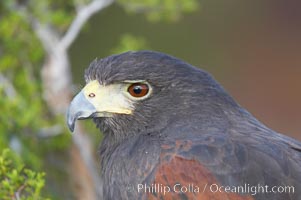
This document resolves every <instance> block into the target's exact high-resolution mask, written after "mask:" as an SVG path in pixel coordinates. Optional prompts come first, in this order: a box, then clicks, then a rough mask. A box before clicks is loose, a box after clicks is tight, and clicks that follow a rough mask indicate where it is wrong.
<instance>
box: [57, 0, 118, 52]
mask: <svg viewBox="0 0 301 200" xmlns="http://www.w3.org/2000/svg"><path fill="white" fill-rule="evenodd" d="M113 2H114V0H93V1H92V2H91V3H90V4H88V5H86V6H83V7H82V8H80V9H79V11H78V13H77V15H76V17H75V19H74V20H73V22H72V24H71V25H70V28H69V29H68V31H67V32H66V34H65V35H64V36H63V38H62V39H61V40H60V42H59V45H60V46H61V47H62V48H63V49H68V48H69V47H70V46H71V44H72V43H73V41H74V40H75V38H76V36H77V35H78V34H79V32H80V30H81V28H82V27H83V25H84V24H85V23H86V22H87V21H88V20H89V18H90V17H91V16H92V15H93V14H95V13H96V12H98V11H100V10H102V9H104V8H105V7H107V6H109V5H110V4H112V3H113Z"/></svg>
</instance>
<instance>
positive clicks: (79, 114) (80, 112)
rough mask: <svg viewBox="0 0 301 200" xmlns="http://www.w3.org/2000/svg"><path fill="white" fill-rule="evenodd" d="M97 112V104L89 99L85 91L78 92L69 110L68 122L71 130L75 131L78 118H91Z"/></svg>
mask: <svg viewBox="0 0 301 200" xmlns="http://www.w3.org/2000/svg"><path fill="white" fill-rule="evenodd" d="M96 113H97V110H96V108H95V106H94V105H93V104H92V103H91V102H89V101H88V100H87V98H86V97H85V95H84V93H83V91H81V92H80V93H78V94H77V95H76V96H75V97H74V99H73V100H72V102H71V103H70V106H69V108H68V112H67V124H68V127H69V129H70V131H71V132H73V131H74V126H75V122H76V120H78V119H79V120H80V119H87V118H91V117H93V116H94V115H95V114H96Z"/></svg>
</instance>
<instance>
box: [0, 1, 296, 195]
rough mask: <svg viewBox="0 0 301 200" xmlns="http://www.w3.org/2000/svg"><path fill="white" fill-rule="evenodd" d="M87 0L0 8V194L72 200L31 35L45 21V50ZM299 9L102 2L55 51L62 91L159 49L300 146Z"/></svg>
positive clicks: (60, 120) (38, 46) (62, 137)
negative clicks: (109, 59) (61, 59)
mask: <svg viewBox="0 0 301 200" xmlns="http://www.w3.org/2000/svg"><path fill="white" fill-rule="evenodd" d="M95 1H97V0H94V1H92V0H73V1H71V0H69V1H63V0H52V1H50V0H4V1H1V3H0V84H1V85H0V95H1V98H0V110H1V113H2V114H1V115H0V155H1V156H0V197H6V199H42V198H44V197H45V198H50V199H81V198H79V197H78V196H77V195H76V194H70V193H72V192H70V191H75V190H77V189H78V188H76V186H74V185H73V184H72V183H70V182H72V179H70V177H71V176H75V175H76V173H74V172H72V170H70V164H68V162H69V160H70V159H73V157H70V152H71V150H70V149H71V146H72V144H73V143H74V140H72V136H71V135H70V134H69V132H68V130H67V128H66V126H65V116H64V114H62V113H64V112H65V111H64V110H62V113H56V112H53V109H52V107H51V105H49V103H48V99H47V96H45V95H44V92H45V91H44V90H45V87H44V86H43V84H44V82H45V81H44V79H43V76H41V73H42V72H41V71H42V68H43V66H45V65H47V62H48V61H49V57H51V55H52V53H51V51H49V47H47V45H45V43H43V41H42V39H41V35H39V34H40V33H39V32H38V31H37V30H40V29H39V25H41V24H42V25H43V24H46V25H47V30H51V31H50V32H43V33H42V37H43V36H45V34H46V33H51V34H53V35H52V36H50V37H49V38H51V42H50V43H53V44H54V46H55V44H56V39H57V38H61V36H63V35H64V34H66V32H68V30H69V27H70V24H71V23H72V21H73V20H74V19H75V18H76V16H77V13H79V11H80V10H81V9H82V8H84V7H85V5H88V4H90V3H92V2H95ZM103 2H105V1H103ZM300 5H301V3H299V2H298V1H284V0H273V1H261V0H252V1H251V0H249V1H239V0H231V1H217V0H203V1H197V0H177V1H174V0H163V1H158V0H140V1H139V0H128V1H126V0H117V1H107V6H105V7H103V8H102V9H100V10H99V11H98V12H96V13H95V15H93V16H92V18H91V19H89V20H88V22H87V23H86V24H85V26H84V27H83V28H82V29H81V31H80V33H79V35H78V37H76V40H75V41H74V42H72V45H71V46H70V48H69V47H67V48H66V49H65V51H66V52H67V54H68V55H69V56H68V57H67V58H68V60H69V61H70V63H71V64H70V69H71V71H69V72H72V77H73V79H72V80H73V81H72V80H71V82H70V85H69V90H71V93H72V92H76V91H78V90H79V89H80V88H81V87H82V86H83V85H84V79H83V74H84V70H85V68H87V67H88V65H89V63H90V62H91V61H92V60H94V59H95V58H96V57H98V58H102V57H105V56H108V55H110V54H113V53H120V52H124V51H128V50H140V49H152V50H156V51H162V52H165V53H168V54H171V55H174V56H176V57H179V58H182V59H183V60H185V61H187V62H189V63H191V64H193V65H195V66H198V67H201V68H203V69H205V70H207V71H209V72H210V73H211V74H213V75H214V76H215V78H216V79H217V80H218V81H219V82H220V83H222V85H223V86H224V87H225V88H226V90H228V91H229V92H230V93H231V94H232V96H234V98H235V99H237V101H238V102H239V103H240V104H241V105H242V106H244V107H246V108H247V109H248V110H249V111H250V112H251V113H253V114H254V115H255V116H256V117H257V118H258V119H260V120H261V121H262V122H264V123H265V124H266V125H268V126H269V127H271V128H273V129H274V130H276V131H278V132H281V133H284V134H287V135H289V136H291V137H294V138H297V139H299V140H301V134H300V130H301V125H300V119H301V106H300V102H301V78H300V77H301V56H300V52H301V46H300V44H301V37H300V35H301V12H300V10H299V8H300ZM37 21H38V23H37ZM42 30H43V29H42ZM43 34H44V35H43ZM54 49H55V47H54ZM45 63H46V64H45ZM62 78H64V77H62ZM56 101H57V102H58V103H59V102H60V98H56ZM80 123H81V124H82V125H83V126H84V128H85V130H87V131H86V132H89V133H90V134H88V137H89V138H90V140H91V141H92V144H93V152H94V153H95V157H96V159H97V155H96V152H97V147H98V144H99V142H100V141H101V135H100V134H99V131H98V130H96V128H95V127H94V125H93V123H92V122H91V121H84V122H80ZM8 149H10V150H8ZM44 172H46V175H45V174H44ZM79 180H80V179H79ZM44 185H45V187H43V186H44ZM42 188H43V189H42ZM79 191H81V190H79ZM75 193H76V192H75ZM4 199H5V198H4Z"/></svg>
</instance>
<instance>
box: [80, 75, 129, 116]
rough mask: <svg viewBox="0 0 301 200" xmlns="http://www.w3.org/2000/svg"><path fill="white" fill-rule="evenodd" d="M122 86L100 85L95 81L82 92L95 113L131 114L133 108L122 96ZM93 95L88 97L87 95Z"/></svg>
mask: <svg viewBox="0 0 301 200" xmlns="http://www.w3.org/2000/svg"><path fill="white" fill-rule="evenodd" d="M122 85H123V84H111V85H106V86H104V85H101V84H99V82H98V81H97V80H94V81H91V82H89V83H88V84H87V85H86V86H85V87H84V88H83V90H82V92H83V93H84V95H85V97H86V99H87V100H88V101H89V102H90V103H92V104H93V105H94V107H95V108H96V110H97V112H107V113H118V114H131V113H132V112H133V109H134V106H133V104H132V103H131V101H129V99H128V98H127V97H126V96H125V95H124V91H123V87H121V86H122ZM91 93H93V94H95V96H94V95H90V97H89V94H91Z"/></svg>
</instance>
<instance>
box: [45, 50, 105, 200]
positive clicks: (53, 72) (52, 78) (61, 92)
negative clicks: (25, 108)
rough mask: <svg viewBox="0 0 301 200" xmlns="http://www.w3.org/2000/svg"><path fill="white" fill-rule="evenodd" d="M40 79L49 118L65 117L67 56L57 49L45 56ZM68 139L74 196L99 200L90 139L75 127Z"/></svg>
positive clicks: (68, 82) (68, 80)
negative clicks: (50, 116)
mask: <svg viewBox="0 0 301 200" xmlns="http://www.w3.org/2000/svg"><path fill="white" fill-rule="evenodd" d="M41 77H42V82H43V95H44V99H45V101H46V103H47V104H48V106H49V108H50V110H51V112H52V114H54V115H62V114H63V115H65V113H66V110H67V108H68V105H69V103H70V101H71V96H72V75H71V70H70V64H69V59H68V55H67V52H66V51H63V50H61V49H59V48H57V49H56V51H55V52H53V53H52V54H51V55H49V57H48V58H47V59H46V62H45V64H44V66H43V68H42V72H41ZM72 138H73V143H72V146H71V151H70V156H71V159H70V160H71V162H70V163H69V167H68V169H70V172H71V173H72V177H71V180H73V181H74V184H73V186H74V188H73V189H74V193H75V196H76V198H77V199H80V200H96V199H102V191H101V188H102V187H101V181H100V178H99V177H100V176H99V174H98V173H97V169H96V167H95V159H94V157H93V153H92V145H91V141H90V138H89V137H88V136H87V135H86V134H85V133H84V131H83V129H82V127H80V126H77V131H76V132H75V134H73V137H72Z"/></svg>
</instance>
